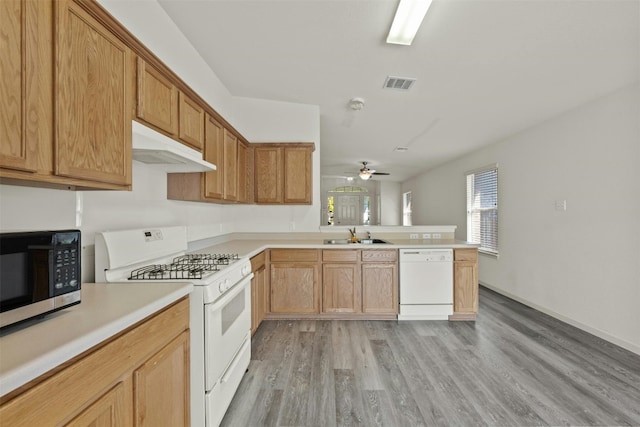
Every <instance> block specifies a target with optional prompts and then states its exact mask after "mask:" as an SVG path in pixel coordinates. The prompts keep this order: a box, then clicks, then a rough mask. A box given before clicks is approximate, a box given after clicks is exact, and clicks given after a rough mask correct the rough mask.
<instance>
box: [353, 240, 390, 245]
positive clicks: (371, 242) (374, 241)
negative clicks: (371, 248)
mask: <svg viewBox="0 0 640 427" xmlns="http://www.w3.org/2000/svg"><path fill="white" fill-rule="evenodd" d="M360 243H363V244H365V245H374V244H381V243H382V244H388V243H389V242H387V241H386V240H382V239H362V240H360Z"/></svg>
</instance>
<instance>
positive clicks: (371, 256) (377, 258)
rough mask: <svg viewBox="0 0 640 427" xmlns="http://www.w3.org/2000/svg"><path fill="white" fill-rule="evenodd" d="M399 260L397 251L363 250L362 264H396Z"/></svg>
mask: <svg viewBox="0 0 640 427" xmlns="http://www.w3.org/2000/svg"><path fill="white" fill-rule="evenodd" d="M397 260H398V251H397V250H375V249H373V250H363V251H362V262H395V261H397Z"/></svg>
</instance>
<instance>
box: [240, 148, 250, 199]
mask: <svg viewBox="0 0 640 427" xmlns="http://www.w3.org/2000/svg"><path fill="white" fill-rule="evenodd" d="M248 150H249V149H248V148H247V146H246V145H244V144H243V143H242V142H240V141H238V201H239V202H241V203H247V201H248V200H247V176H248V170H247V152H248Z"/></svg>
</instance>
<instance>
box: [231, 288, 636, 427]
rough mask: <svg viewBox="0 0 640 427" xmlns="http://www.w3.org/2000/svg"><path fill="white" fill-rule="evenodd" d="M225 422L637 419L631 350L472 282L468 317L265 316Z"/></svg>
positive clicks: (601, 422) (597, 422)
mask: <svg viewBox="0 0 640 427" xmlns="http://www.w3.org/2000/svg"><path fill="white" fill-rule="evenodd" d="M252 351H253V354H252V360H251V364H250V366H249V371H248V372H247V374H246V375H245V377H244V378H243V381H242V384H241V385H240V388H239V389H238V391H237V393H236V396H235V397H234V400H233V402H232V403H231V406H230V408H229V410H228V411H227V414H226V416H225V418H224V420H223V422H222V425H224V426H233V427H236V426H263V425H264V426H351V425H354V426H355V425H361V426H383V425H384V426H394V427H395V426H418V425H426V426H432V425H444V426H453V425H456V426H472V425H473V426H476V425H492V426H494V425H500V426H520V425H527V426H529V425H606V426H610V425H635V426H638V425H640V356H638V355H635V354H633V353H631V352H628V351H626V350H623V349H621V348H619V347H616V346H614V345H612V344H609V343H607V342H606V341H603V340H601V339H599V338H596V337H594V336H592V335H589V334H587V333H586V332H582V331H580V330H579V329H576V328H574V327H572V326H569V325H567V324H565V323H562V322H560V321H558V320H555V319H553V318H551V317H549V316H546V315H544V314H542V313H540V312H537V311H535V310H533V309H531V308H528V307H526V306H524V305H522V304H519V303H517V302H515V301H512V300H509V299H507V298H505V297H502V296H501V295H498V294H496V293H494V292H492V291H490V290H487V289H484V288H482V289H481V292H480V315H479V319H478V321H477V322H476V323H466V322H455V323H454V322H451V323H450V322H446V321H412V322H395V321H393V322H392V321H267V322H264V323H263V324H262V325H261V326H260V329H259V330H258V331H257V332H256V334H255V336H254V338H253V348H252Z"/></svg>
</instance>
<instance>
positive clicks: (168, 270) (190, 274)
mask: <svg viewBox="0 0 640 427" xmlns="http://www.w3.org/2000/svg"><path fill="white" fill-rule="evenodd" d="M218 270H219V268H218V266H217V265H213V264H153V265H148V266H146V267H142V268H138V269H136V270H133V271H132V272H131V274H130V275H129V280H176V279H202V276H203V275H204V274H207V273H209V272H212V271H218Z"/></svg>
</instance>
